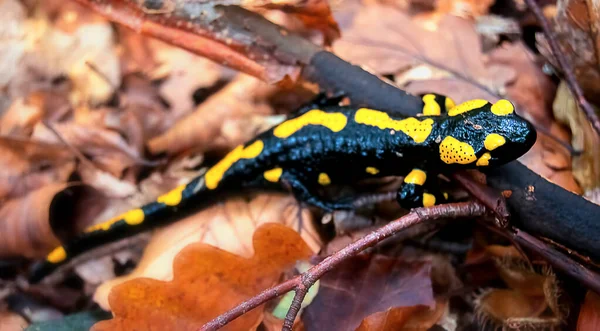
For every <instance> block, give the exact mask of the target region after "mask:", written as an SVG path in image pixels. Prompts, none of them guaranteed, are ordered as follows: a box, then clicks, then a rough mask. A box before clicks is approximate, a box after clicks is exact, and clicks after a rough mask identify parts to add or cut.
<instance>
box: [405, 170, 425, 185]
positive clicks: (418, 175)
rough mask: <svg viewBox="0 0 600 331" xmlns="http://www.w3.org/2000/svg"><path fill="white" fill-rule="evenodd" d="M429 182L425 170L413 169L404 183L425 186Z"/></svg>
mask: <svg viewBox="0 0 600 331" xmlns="http://www.w3.org/2000/svg"><path fill="white" fill-rule="evenodd" d="M426 180H427V174H426V173H425V171H423V170H419V169H413V170H412V171H411V172H410V173H409V174H408V175H406V177H404V182H405V183H407V184H417V185H423V184H425V181H426Z"/></svg>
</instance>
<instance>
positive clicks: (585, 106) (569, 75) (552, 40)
mask: <svg viewBox="0 0 600 331" xmlns="http://www.w3.org/2000/svg"><path fill="white" fill-rule="evenodd" d="M525 3H527V6H528V7H529V9H531V11H532V12H533V15H535V17H536V18H537V20H538V21H539V23H540V25H541V26H542V30H544V34H545V35H546V39H547V40H548V44H549V45H550V49H552V53H553V54H554V57H555V58H556V61H558V65H559V66H560V69H561V70H562V72H563V74H564V78H565V81H566V82H567V85H568V86H569V90H571V93H572V94H573V96H575V99H576V100H577V103H578V104H579V107H580V108H581V109H582V110H583V112H584V113H585V116H586V117H587V119H588V121H590V123H591V124H592V126H593V127H594V130H596V133H597V134H598V135H600V119H598V116H597V115H596V112H595V111H594V107H592V105H591V104H590V103H589V102H588V101H587V99H586V98H585V96H584V95H583V90H582V89H581V86H579V84H578V83H577V78H576V77H575V73H574V72H573V67H572V66H571V64H570V63H569V61H567V59H566V57H565V55H564V53H563V52H562V51H561V49H560V47H559V46H558V42H557V41H556V35H555V34H554V31H552V29H551V28H550V24H549V23H548V20H546V17H544V14H543V13H542V9H541V8H540V6H538V4H537V3H536V2H535V0H525Z"/></svg>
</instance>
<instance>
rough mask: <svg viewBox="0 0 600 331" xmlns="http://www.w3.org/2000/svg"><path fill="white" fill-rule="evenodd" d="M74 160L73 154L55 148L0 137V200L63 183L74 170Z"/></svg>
mask: <svg viewBox="0 0 600 331" xmlns="http://www.w3.org/2000/svg"><path fill="white" fill-rule="evenodd" d="M74 161H75V160H74V157H73V155H72V154H71V153H70V152H69V151H68V150H65V149H64V148H63V147H61V146H58V145H53V144H45V143H40V142H35V141H29V140H23V139H11V138H8V137H1V138H0V164H2V169H1V170H0V199H6V198H14V197H18V196H22V195H23V194H26V193H27V192H29V191H32V190H36V189H38V188H41V187H44V186H46V185H50V184H54V183H62V182H65V181H66V180H67V178H68V177H69V176H70V175H71V173H72V172H73V171H74V169H75V162H74Z"/></svg>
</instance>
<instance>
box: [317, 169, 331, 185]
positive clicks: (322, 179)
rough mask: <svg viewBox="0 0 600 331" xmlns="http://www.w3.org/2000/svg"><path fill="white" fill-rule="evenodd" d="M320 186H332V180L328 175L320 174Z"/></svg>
mask: <svg viewBox="0 0 600 331" xmlns="http://www.w3.org/2000/svg"><path fill="white" fill-rule="evenodd" d="M319 184H321V185H323V186H325V185H329V184H331V179H330V178H329V176H328V175H327V174H326V173H324V172H322V173H320V174H319Z"/></svg>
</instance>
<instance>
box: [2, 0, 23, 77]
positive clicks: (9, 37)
mask: <svg viewBox="0 0 600 331" xmlns="http://www.w3.org/2000/svg"><path fill="white" fill-rule="evenodd" d="M0 21H1V22H2V24H1V25H0V43H1V44H2V47H0V88H3V87H5V86H6V85H7V84H8V83H9V82H10V81H11V80H12V79H13V77H14V76H15V75H17V74H18V69H19V62H20V61H21V58H22V57H23V54H24V53H25V48H26V42H25V36H26V31H25V8H23V5H22V4H21V2H20V1H17V0H4V1H1V2H0Z"/></svg>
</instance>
